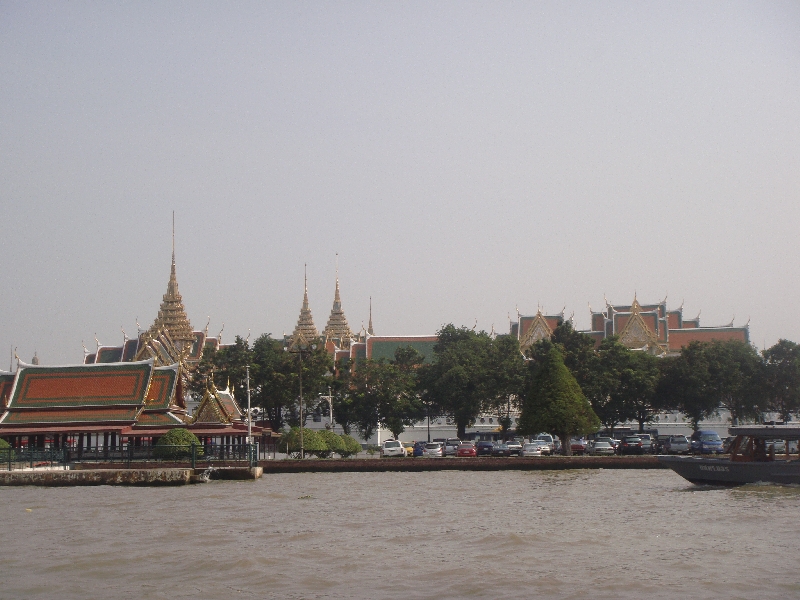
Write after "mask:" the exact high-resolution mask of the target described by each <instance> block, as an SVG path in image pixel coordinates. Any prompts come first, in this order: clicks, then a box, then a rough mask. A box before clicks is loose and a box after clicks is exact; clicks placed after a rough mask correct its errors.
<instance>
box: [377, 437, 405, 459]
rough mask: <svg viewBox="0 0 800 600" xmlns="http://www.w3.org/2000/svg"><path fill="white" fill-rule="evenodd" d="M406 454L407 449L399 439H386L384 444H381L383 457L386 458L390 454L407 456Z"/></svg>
mask: <svg viewBox="0 0 800 600" xmlns="http://www.w3.org/2000/svg"><path fill="white" fill-rule="evenodd" d="M405 455H406V449H405V448H403V444H401V443H400V442H398V441H397V440H386V441H385V442H383V446H381V458H386V457H389V456H401V457H405Z"/></svg>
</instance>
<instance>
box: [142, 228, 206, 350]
mask: <svg viewBox="0 0 800 600" xmlns="http://www.w3.org/2000/svg"><path fill="white" fill-rule="evenodd" d="M164 331H166V332H168V333H169V337H170V338H171V339H172V341H173V342H175V343H176V344H178V345H179V346H183V345H184V344H186V345H191V344H193V343H194V342H196V337H195V334H194V331H193V330H192V325H191V323H189V317H187V316H186V309H185V308H184V307H183V298H181V294H180V292H179V291H178V279H177V277H176V276H175V241H174V236H173V243H172V267H171V268H170V273H169V283H167V293H166V294H164V297H163V300H162V301H161V308H160V309H159V311H158V316H157V317H156V320H155V321H154V322H153V324H152V325H151V326H150V330H149V331H148V333H149V335H150V337H153V338H155V337H158V336H159V335H161V334H162V333H163V332H164Z"/></svg>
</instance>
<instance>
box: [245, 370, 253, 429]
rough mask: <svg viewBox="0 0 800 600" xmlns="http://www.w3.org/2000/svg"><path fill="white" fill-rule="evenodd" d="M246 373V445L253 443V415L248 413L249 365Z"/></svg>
mask: <svg viewBox="0 0 800 600" xmlns="http://www.w3.org/2000/svg"><path fill="white" fill-rule="evenodd" d="M245 370H246V371H247V443H248V444H252V443H253V428H252V420H253V413H252V412H251V411H250V365H247V366H246V367H245Z"/></svg>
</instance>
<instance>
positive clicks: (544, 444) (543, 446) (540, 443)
mask: <svg viewBox="0 0 800 600" xmlns="http://www.w3.org/2000/svg"><path fill="white" fill-rule="evenodd" d="M531 444H538V446H539V448H541V449H542V456H550V455H551V454H552V451H551V450H550V446H548V444H547V442H545V441H544V440H531Z"/></svg>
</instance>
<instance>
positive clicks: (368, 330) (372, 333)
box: [362, 296, 375, 335]
mask: <svg viewBox="0 0 800 600" xmlns="http://www.w3.org/2000/svg"><path fill="white" fill-rule="evenodd" d="M362 323H363V321H362ZM367 333H368V334H369V335H375V330H374V329H373V328H372V296H370V297H369V325H367Z"/></svg>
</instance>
